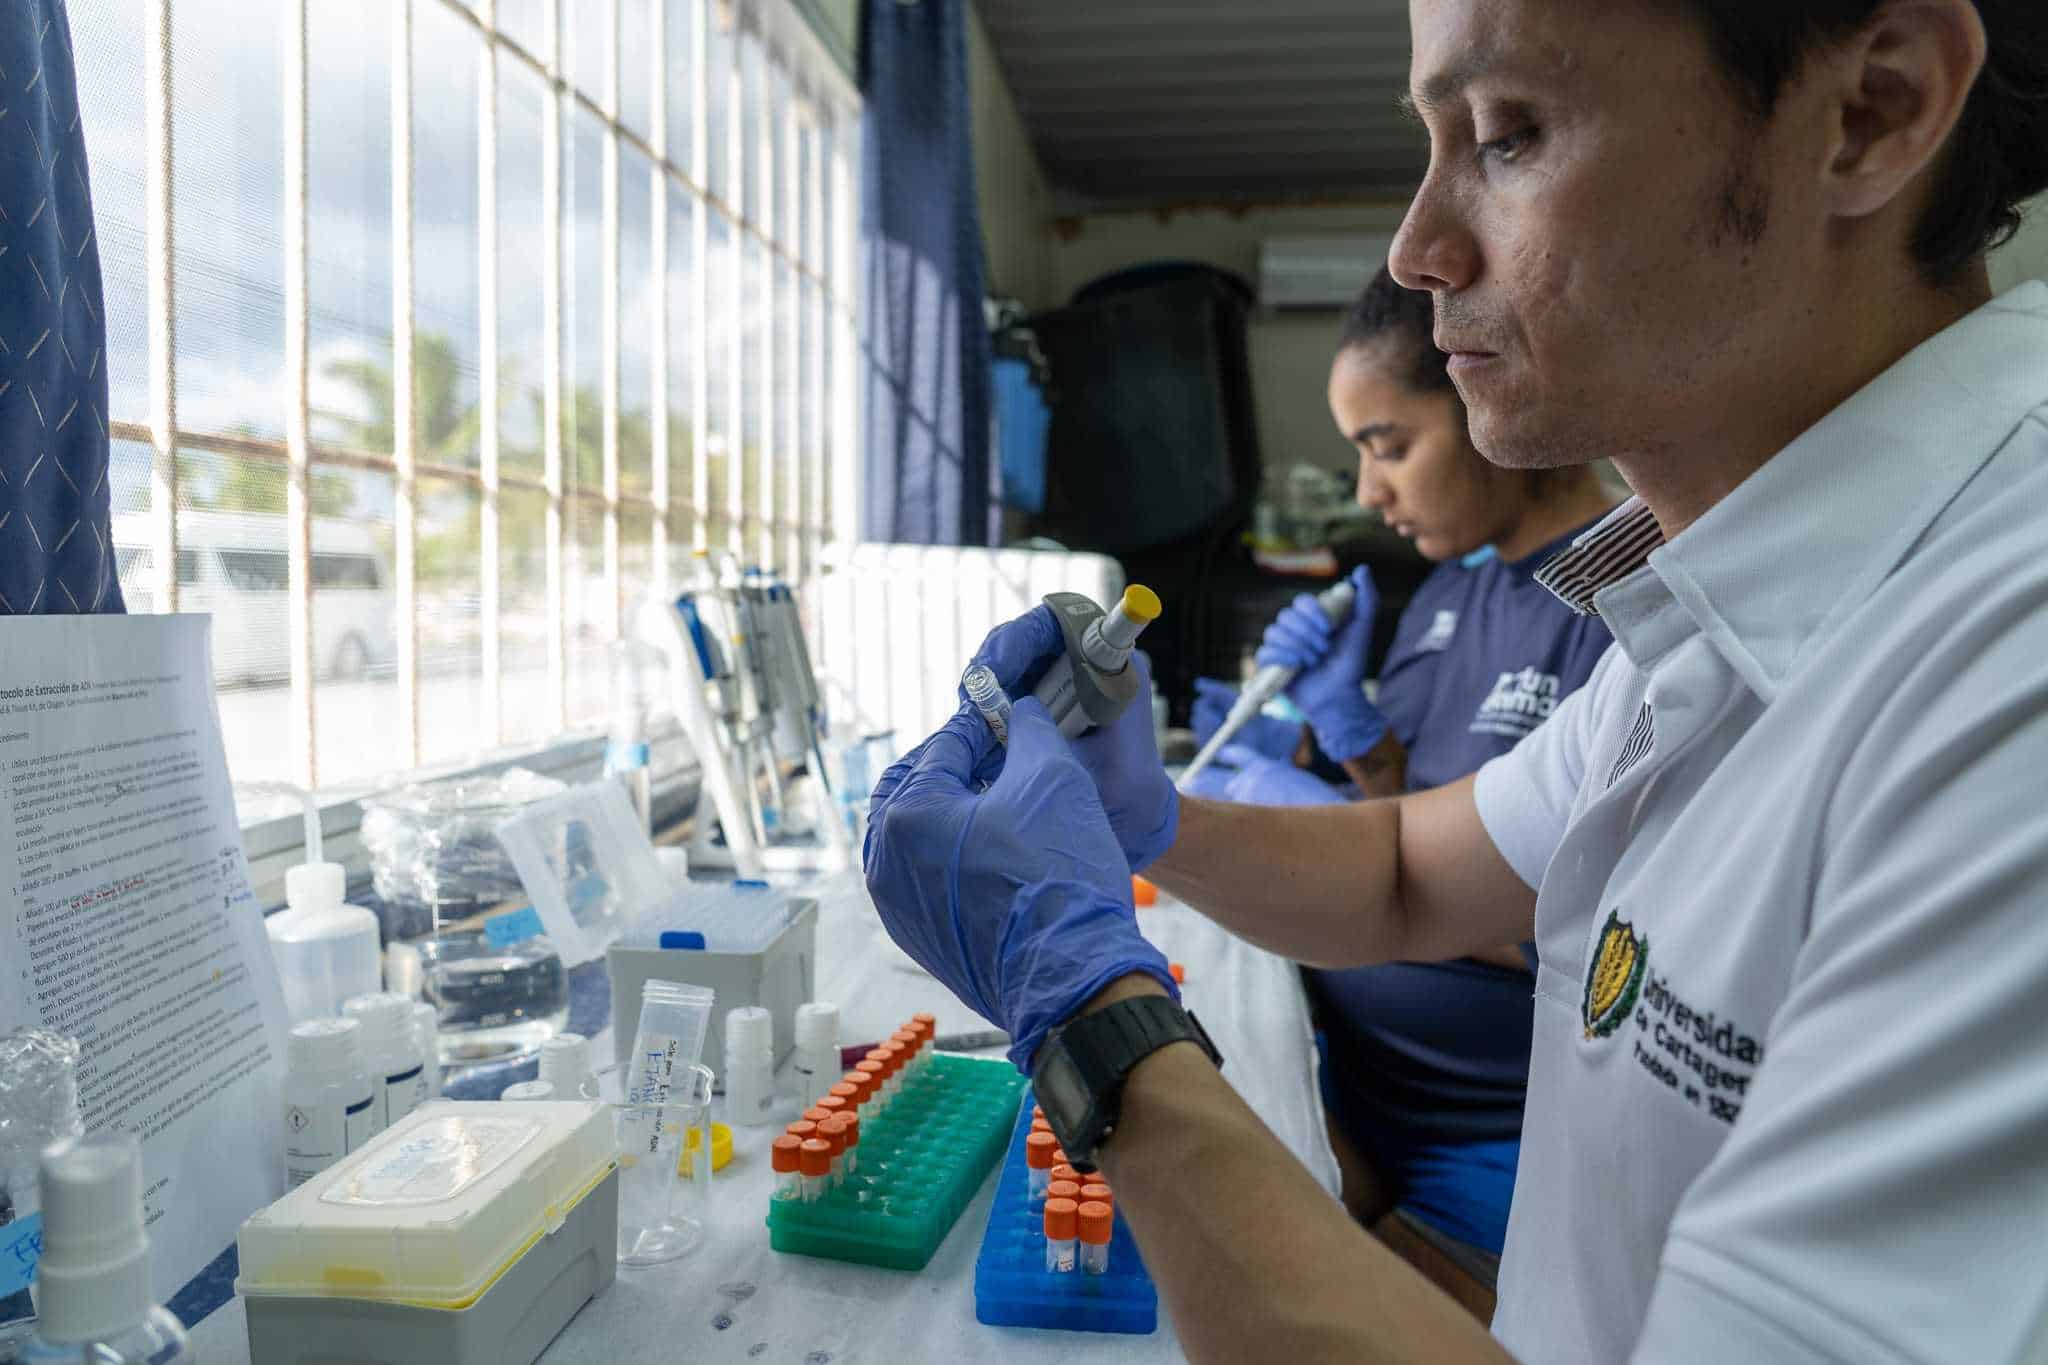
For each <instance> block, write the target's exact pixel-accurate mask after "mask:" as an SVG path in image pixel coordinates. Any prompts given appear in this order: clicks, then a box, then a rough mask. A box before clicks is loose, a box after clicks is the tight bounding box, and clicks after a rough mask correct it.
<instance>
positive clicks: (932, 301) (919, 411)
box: [861, 0, 1002, 545]
mask: <svg viewBox="0 0 2048 1365" xmlns="http://www.w3.org/2000/svg"><path fill="white" fill-rule="evenodd" d="M862 10H863V14H862V19H861V84H862V86H863V90H864V94H865V96H866V102H867V116H866V123H865V127H864V128H863V130H862V133H863V143H864V145H863V151H862V157H861V164H862V171H861V217H862V227H861V232H862V240H861V252H862V262H861V264H862V273H863V277H864V288H865V301H864V302H865V308H864V316H865V319H866V322H865V328H866V334H865V336H864V337H863V338H862V342H863V345H862V350H863V355H864V365H865V376H864V378H865V383H866V387H867V393H866V403H867V424H868V429H867V441H866V455H867V461H866V471H865V472H866V485H865V487H866V492H865V495H864V506H863V508H862V520H861V534H862V535H863V536H865V537H866V538H867V539H869V540H893V541H910V542H915V543H918V544H925V545H992V544H994V543H996V539H997V537H998V535H999V534H1000V529H1001V516H1002V508H1001V501H1000V497H999V494H998V491H997V490H996V488H995V487H994V480H995V478H996V474H995V470H994V469H993V468H992V462H991V461H990V458H989V447H990V440H989V427H990V397H989V361H990V357H989V341H988V329H987V326H986V325H985V323H984V322H983V319H982V311H981V300H982V294H983V292H984V289H983V274H984V270H983V262H982V254H981V215H980V213H979V211H978V209H977V208H976V204H975V197H974V157H973V149H972V147H971V145H970V138H969V132H970V127H969V113H968V103H967V15H966V12H965V3H964V0H912V2H911V3H904V0H867V3H866V4H864V5H863V6H862Z"/></svg>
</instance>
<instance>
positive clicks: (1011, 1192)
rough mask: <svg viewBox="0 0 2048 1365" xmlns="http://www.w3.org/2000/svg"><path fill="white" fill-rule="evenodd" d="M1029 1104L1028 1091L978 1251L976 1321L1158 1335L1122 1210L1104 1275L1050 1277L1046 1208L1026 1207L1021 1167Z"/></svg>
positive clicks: (1153, 1305) (1141, 1263)
mask: <svg viewBox="0 0 2048 1365" xmlns="http://www.w3.org/2000/svg"><path fill="white" fill-rule="evenodd" d="M1032 1104H1033V1100H1032V1097H1031V1096H1030V1095H1029V1094H1028V1093H1027V1094H1026V1095H1025V1096H1024V1103H1023V1105H1022V1107H1021V1108H1020V1109H1019V1110H1018V1113H1017V1125H1016V1128H1015V1130H1014V1131H1013V1132H1012V1133H1011V1134H1010V1150H1009V1153H1008V1155H1006V1156H1005V1157H1004V1158H1003V1171H1002V1175H1001V1176H1000V1177H999V1178H998V1180H997V1182H996V1198H995V1204H994V1205H993V1206H992V1207H991V1208H990V1209H989V1213H988V1230H987V1231H986V1232H984V1233H983V1234H982V1237H981V1254H980V1255H979V1256H977V1257H976V1258H975V1261H974V1316H975V1318H976V1319H977V1320H979V1321H981V1322H984V1323H987V1324H989V1325H990V1326H992V1327H1043V1328H1048V1329H1051V1330H1053V1331H1061V1332H1124V1333H1130V1334H1133V1335H1143V1334H1144V1333H1147V1332H1154V1331H1157V1330H1158V1328H1159V1291H1158V1290H1157V1289H1155V1288H1153V1285H1152V1277H1151V1276H1150V1275H1148V1274H1146V1273H1145V1259H1144V1257H1142V1256H1140V1255H1139V1254H1138V1243H1137V1240H1136V1239H1135V1238H1133V1237H1132V1236H1131V1229H1130V1225H1129V1224H1128V1223H1126V1222H1124V1214H1123V1210H1122V1209H1121V1208H1119V1209H1118V1210H1117V1213H1116V1225H1115V1227H1114V1228H1113V1230H1112V1231H1111V1233H1110V1242H1109V1272H1108V1273H1107V1274H1104V1275H1091V1274H1088V1273H1087V1272H1086V1271H1083V1270H1080V1269H1078V1268H1077V1269H1075V1270H1072V1271H1069V1272H1067V1273H1065V1274H1055V1273H1053V1272H1051V1271H1049V1270H1047V1269H1046V1268H1045V1205H1044V1204H1043V1203H1042V1202H1041V1203H1038V1204H1032V1203H1030V1202H1028V1199H1027V1193H1028V1191H1029V1189H1030V1176H1029V1175H1028V1174H1027V1173H1026V1170H1025V1166H1024V1139H1025V1138H1026V1137H1028V1136H1030V1134H1031V1108H1032Z"/></svg>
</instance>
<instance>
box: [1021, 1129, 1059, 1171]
mask: <svg viewBox="0 0 2048 1365" xmlns="http://www.w3.org/2000/svg"><path fill="white" fill-rule="evenodd" d="M1059 1149H1060V1144H1059V1139H1057V1138H1055V1137H1054V1136H1053V1135H1052V1134H1051V1133H1033V1134H1032V1135H1031V1136H1030V1137H1028V1138H1025V1139H1024V1164H1025V1165H1026V1166H1029V1167H1030V1168H1031V1169H1032V1170H1034V1171H1049V1170H1051V1169H1052V1168H1053V1167H1055V1166H1057V1165H1059V1163H1058V1162H1057V1161H1054V1160H1053V1153H1054V1152H1057V1151H1058V1150H1059Z"/></svg>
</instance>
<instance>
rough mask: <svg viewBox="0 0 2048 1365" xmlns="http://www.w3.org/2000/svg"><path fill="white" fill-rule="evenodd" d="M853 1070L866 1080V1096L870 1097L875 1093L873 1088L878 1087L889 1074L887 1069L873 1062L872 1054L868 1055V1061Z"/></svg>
mask: <svg viewBox="0 0 2048 1365" xmlns="http://www.w3.org/2000/svg"><path fill="white" fill-rule="evenodd" d="M854 1070H855V1071H858V1072H860V1073H861V1074H862V1075H863V1076H866V1077H867V1078H868V1094H870V1095H873V1094H874V1093H875V1087H876V1086H878V1085H880V1084H881V1083H882V1080H883V1078H884V1077H886V1076H887V1075H888V1074H889V1068H888V1067H886V1066H883V1065H882V1064H881V1063H880V1062H878V1061H875V1060H874V1058H873V1054H872V1053H870V1054H869V1060H867V1061H865V1062H862V1063H861V1064H860V1065H859V1066H857V1067H855V1068H854Z"/></svg>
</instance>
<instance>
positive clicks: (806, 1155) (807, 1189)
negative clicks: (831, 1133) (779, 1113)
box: [797, 1137, 832, 1204]
mask: <svg viewBox="0 0 2048 1365" xmlns="http://www.w3.org/2000/svg"><path fill="white" fill-rule="evenodd" d="M797 1168H798V1170H799V1172H800V1173H801V1174H802V1176H803V1182H804V1184H803V1189H804V1202H805V1203H806V1204H815V1203H817V1202H818V1201H819V1200H820V1199H823V1198H824V1197H825V1195H826V1193H827V1191H829V1190H830V1189H831V1187H832V1144H831V1143H829V1142H827V1141H825V1139H823V1138H816V1137H814V1138H806V1139H805V1140H804V1144H803V1146H802V1147H801V1148H799V1149H798V1151H797Z"/></svg>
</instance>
